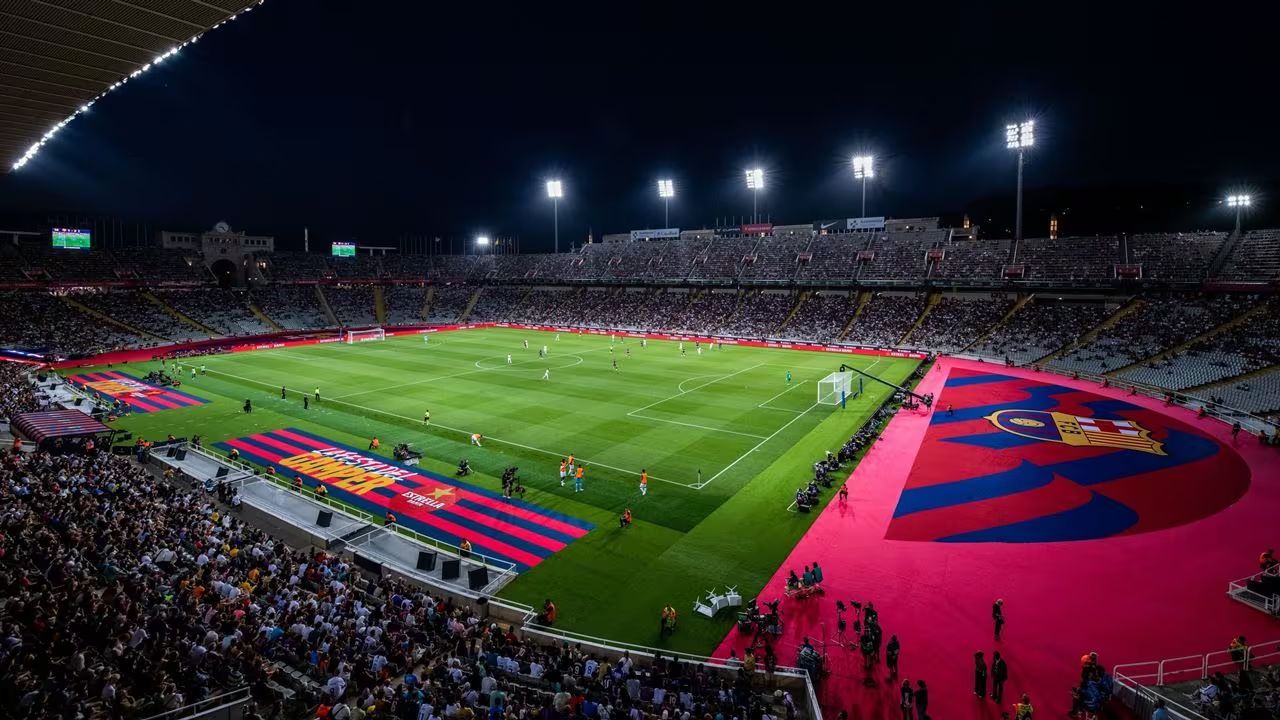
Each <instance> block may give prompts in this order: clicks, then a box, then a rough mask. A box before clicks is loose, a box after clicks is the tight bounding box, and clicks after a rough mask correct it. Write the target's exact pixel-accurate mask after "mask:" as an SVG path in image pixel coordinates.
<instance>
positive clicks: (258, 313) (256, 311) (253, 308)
mask: <svg viewBox="0 0 1280 720" xmlns="http://www.w3.org/2000/svg"><path fill="white" fill-rule="evenodd" d="M249 312H251V313H253V316H254V317H256V318H258V322H260V323H262V324H264V325H266V326H267V327H269V328H271V329H272V330H275V331H276V332H280V331H282V330H284V328H283V327H281V326H280V323H278V322H276V321H275V320H272V319H271V318H270V317H268V316H267V314H266V313H264V312H262V308H260V307H258V306H257V305H256V304H254V303H249Z"/></svg>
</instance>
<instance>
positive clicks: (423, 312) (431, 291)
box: [418, 285, 436, 320]
mask: <svg viewBox="0 0 1280 720" xmlns="http://www.w3.org/2000/svg"><path fill="white" fill-rule="evenodd" d="M435 296H436V286H435V285H428V286H427V291H426V292H424V293H422V307H420V308H418V319H420V320H426V319H427V318H428V317H430V316H429V315H427V311H428V310H430V309H431V301H432V300H433V299H434V298H435Z"/></svg>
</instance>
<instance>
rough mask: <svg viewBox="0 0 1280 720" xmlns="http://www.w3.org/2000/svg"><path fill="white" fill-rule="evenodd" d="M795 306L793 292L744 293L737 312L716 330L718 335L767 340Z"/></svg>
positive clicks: (753, 291) (766, 291) (751, 291)
mask: <svg viewBox="0 0 1280 720" xmlns="http://www.w3.org/2000/svg"><path fill="white" fill-rule="evenodd" d="M795 304H796V298H795V295H794V294H793V293H790V292H781V291H769V290H747V291H744V294H743V296H742V302H741V304H739V306H738V312H737V314H735V315H734V316H733V317H732V318H729V319H728V320H726V321H725V323H724V324H723V325H722V326H721V327H720V330H719V333H720V334H721V335H729V336H731V337H740V338H768V337H773V336H774V331H775V330H777V329H778V326H779V325H781V324H782V321H783V320H784V319H786V317H787V315H788V314H790V312H791V308H792V307H794V306H795Z"/></svg>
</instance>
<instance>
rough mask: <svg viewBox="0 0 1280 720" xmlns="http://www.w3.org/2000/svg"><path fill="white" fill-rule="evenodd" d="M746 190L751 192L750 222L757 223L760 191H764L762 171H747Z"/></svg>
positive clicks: (756, 169)
mask: <svg viewBox="0 0 1280 720" xmlns="http://www.w3.org/2000/svg"><path fill="white" fill-rule="evenodd" d="M747 188H748V189H750V190H751V222H752V224H755V223H756V222H757V221H758V214H759V213H758V208H759V199H760V191H761V190H763V189H764V170H762V169H760V168H751V169H750V170H748V171H747Z"/></svg>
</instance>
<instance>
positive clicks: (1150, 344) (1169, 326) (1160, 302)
mask: <svg viewBox="0 0 1280 720" xmlns="http://www.w3.org/2000/svg"><path fill="white" fill-rule="evenodd" d="M1244 307H1245V306H1244V305H1242V304H1241V303H1240V301H1239V300H1237V299H1235V298H1232V297H1219V298H1214V299H1208V298H1196V297H1169V298H1149V299H1147V300H1145V301H1144V302H1143V303H1142V304H1141V305H1140V306H1139V307H1138V308H1137V309H1136V310H1135V311H1134V312H1131V313H1129V314H1128V315H1125V316H1124V317H1122V318H1120V319H1119V320H1118V321H1117V322H1116V323H1115V324H1114V325H1112V326H1110V327H1108V328H1105V329H1104V330H1102V331H1101V332H1099V333H1098V334H1097V336H1096V337H1094V338H1093V341H1092V342H1090V343H1087V344H1085V345H1083V346H1081V347H1077V348H1075V349H1074V350H1072V351H1071V352H1069V353H1067V354H1066V355H1063V356H1062V357H1059V358H1057V359H1055V360H1053V361H1052V362H1051V363H1050V364H1051V365H1054V366H1056V367H1062V368H1065V369H1068V370H1080V371H1082V372H1091V373H1104V372H1109V371H1111V370H1116V369H1118V368H1121V367H1124V366H1126V365H1132V364H1133V363H1136V362H1138V361H1140V360H1144V359H1146V358H1149V357H1152V356H1154V355H1157V354H1159V353H1161V352H1163V351H1165V350H1168V349H1170V348H1173V347H1176V346H1178V345H1181V344H1183V343H1185V342H1187V341H1188V340H1191V339H1192V338H1195V337H1197V336H1198V335H1200V334H1202V333H1204V332H1207V331H1209V330H1211V329H1212V328H1214V327H1217V326H1218V325H1221V324H1222V323H1223V322H1226V321H1227V320H1229V319H1230V318H1231V317H1233V316H1235V315H1238V314H1239V313H1240V312H1241V311H1242V310H1244Z"/></svg>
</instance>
